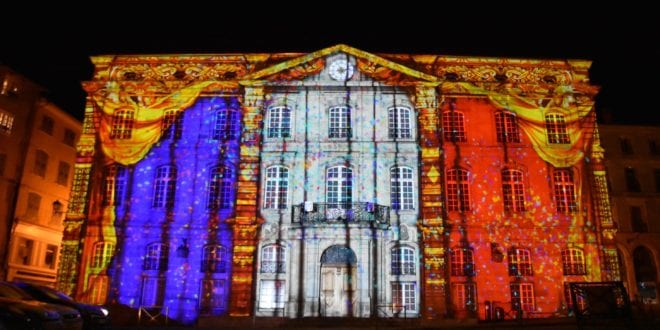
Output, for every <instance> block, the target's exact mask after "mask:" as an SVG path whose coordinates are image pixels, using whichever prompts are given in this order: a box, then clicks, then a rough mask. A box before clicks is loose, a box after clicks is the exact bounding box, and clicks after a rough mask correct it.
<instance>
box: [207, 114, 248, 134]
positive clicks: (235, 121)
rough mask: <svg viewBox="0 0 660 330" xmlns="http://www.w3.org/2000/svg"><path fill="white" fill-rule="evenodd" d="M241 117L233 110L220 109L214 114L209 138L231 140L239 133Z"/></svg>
mask: <svg viewBox="0 0 660 330" xmlns="http://www.w3.org/2000/svg"><path fill="white" fill-rule="evenodd" d="M240 126H241V116H240V113H239V112H238V111H237V110H234V109H220V110H217V111H216V112H215V117H214V120H213V128H212V131H211V138H212V139H213V140H232V139H236V138H238V137H239V135H240V133H241V129H240Z"/></svg>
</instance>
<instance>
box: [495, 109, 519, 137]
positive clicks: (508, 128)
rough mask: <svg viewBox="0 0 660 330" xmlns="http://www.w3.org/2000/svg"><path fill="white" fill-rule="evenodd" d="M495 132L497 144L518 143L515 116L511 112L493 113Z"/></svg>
mask: <svg viewBox="0 0 660 330" xmlns="http://www.w3.org/2000/svg"><path fill="white" fill-rule="evenodd" d="M495 130H496V131H497V142H503V143H504V142H515V143H518V142H520V133H519V132H518V123H517V120H516V115H515V114H513V113H511V112H508V111H498V112H496V113H495Z"/></svg>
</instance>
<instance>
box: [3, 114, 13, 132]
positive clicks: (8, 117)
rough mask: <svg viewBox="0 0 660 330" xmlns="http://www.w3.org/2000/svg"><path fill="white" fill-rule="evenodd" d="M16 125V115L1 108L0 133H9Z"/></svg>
mask: <svg viewBox="0 0 660 330" xmlns="http://www.w3.org/2000/svg"><path fill="white" fill-rule="evenodd" d="M13 127H14V115H13V114H11V113H9V112H6V111H2V110H0V133H2V134H5V135H9V134H11V129H12V128H13Z"/></svg>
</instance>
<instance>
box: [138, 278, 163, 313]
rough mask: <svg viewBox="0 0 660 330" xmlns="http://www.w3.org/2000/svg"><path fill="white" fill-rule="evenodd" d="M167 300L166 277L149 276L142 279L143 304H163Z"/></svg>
mask: <svg viewBox="0 0 660 330" xmlns="http://www.w3.org/2000/svg"><path fill="white" fill-rule="evenodd" d="M164 301H165V278H164V277H161V276H147V277H144V278H143V280H142V301H141V303H140V304H141V305H142V306H163V302H164Z"/></svg>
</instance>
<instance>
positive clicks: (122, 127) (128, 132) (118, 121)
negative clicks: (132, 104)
mask: <svg viewBox="0 0 660 330" xmlns="http://www.w3.org/2000/svg"><path fill="white" fill-rule="evenodd" d="M134 117H135V111H133V110H118V111H116V112H115V113H114V114H113V115H112V126H111V129H110V139H117V140H124V139H130V138H131V136H132V135H133V126H134V125H135V119H134Z"/></svg>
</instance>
